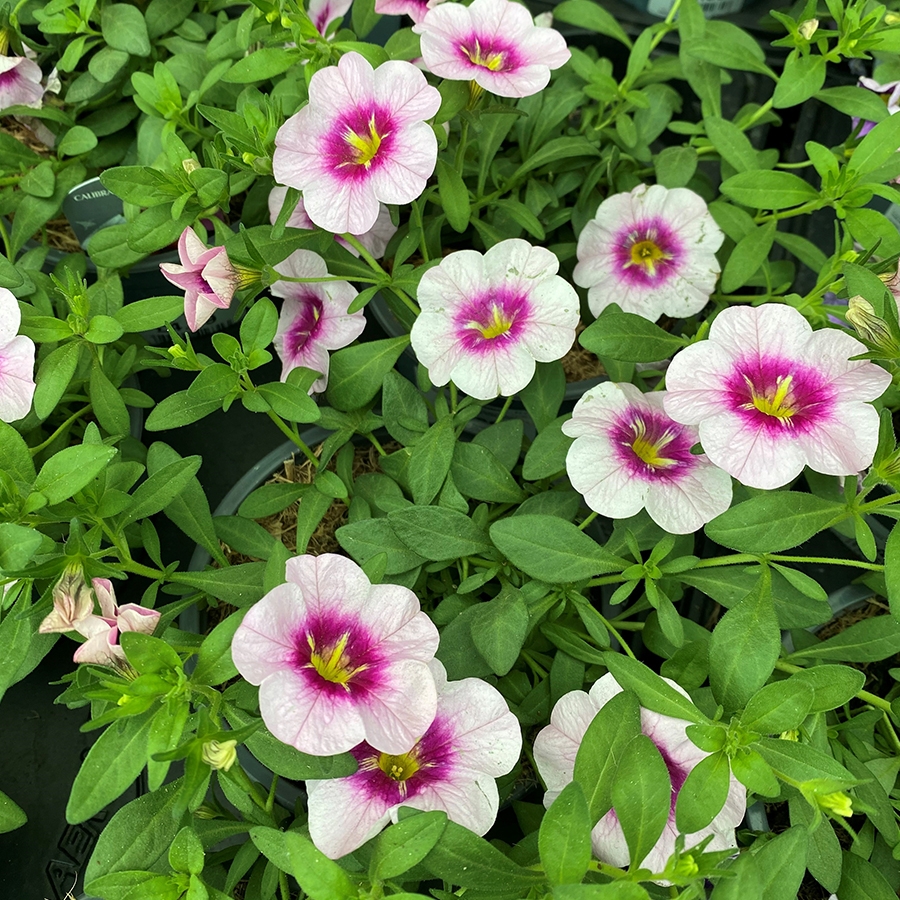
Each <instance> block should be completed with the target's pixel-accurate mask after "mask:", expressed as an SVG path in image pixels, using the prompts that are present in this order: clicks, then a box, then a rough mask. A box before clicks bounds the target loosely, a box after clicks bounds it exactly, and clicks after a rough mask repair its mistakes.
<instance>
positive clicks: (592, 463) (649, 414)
mask: <svg viewBox="0 0 900 900" xmlns="http://www.w3.org/2000/svg"><path fill="white" fill-rule="evenodd" d="M663 396H664V392H662V391H659V392H654V393H652V394H643V393H641V391H640V390H639V389H638V388H636V387H635V386H634V385H632V384H613V383H611V382H606V383H604V384H599V385H597V386H596V387H594V388H591V389H590V390H589V391H588V392H587V393H586V394H584V396H583V397H581V399H580V400H579V401H578V403H576V404H575V409H574V410H573V411H572V418H571V419H570V420H569V421H568V422H565V423H564V424H563V426H562V430H563V432H564V433H565V434H567V435H569V437H574V438H575V442H574V443H573V444H572V446H571V447H570V448H569V452H568V455H567V456H566V471H567V472H568V474H569V480H570V481H571V482H572V487H574V488H575V490H576V491H578V492H579V493H581V494H582V495H584V499H585V502H586V503H587V505H588V506H589V507H590V508H591V509H592V510H594V511H595V512H598V513H600V514H601V515H604V516H609V517H610V518H613V519H624V518H627V517H629V516H633V515H635V514H636V513H638V512H640V510H642V509H644V508H645V507H646V509H647V512H648V514H649V515H650V518H651V519H653V521H654V522H656V524H657V525H659V526H660V527H662V528H664V529H665V530H666V531H668V532H670V533H671V534H687V533H689V532H692V531H696V530H697V529H698V528H700V527H701V526H702V525H704V524H705V523H706V522H708V521H709V520H710V519H714V518H715V517H716V516H717V515H719V514H720V513H723V512H725V510H726V509H728V507H729V506H730V505H731V477H730V476H729V475H728V473H727V472H724V471H722V469H719V468H717V467H716V466H714V465H713V464H712V463H710V461H709V460H708V459H707V458H706V457H705V456H703V455H695V454H693V453H691V447H692V446H693V445H694V444H696V443H697V430H696V429H695V428H692V427H691V426H689V425H680V424H678V423H677V422H674V421H673V420H672V419H671V418H669V416H667V415H666V413H665V411H664V410H663Z"/></svg>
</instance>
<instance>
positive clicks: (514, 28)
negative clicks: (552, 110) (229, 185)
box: [413, 0, 572, 97]
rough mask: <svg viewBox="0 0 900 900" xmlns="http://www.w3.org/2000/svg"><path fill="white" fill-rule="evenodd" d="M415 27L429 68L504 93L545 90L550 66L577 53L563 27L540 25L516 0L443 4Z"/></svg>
mask: <svg viewBox="0 0 900 900" xmlns="http://www.w3.org/2000/svg"><path fill="white" fill-rule="evenodd" d="M413 31H415V32H416V33H418V34H420V35H421V36H422V41H421V46H422V59H423V60H424V61H425V65H426V66H427V67H428V70H429V71H430V72H433V73H434V74H435V75H437V76H438V77H439V78H447V79H450V80H453V81H474V82H475V83H476V84H477V85H478V86H479V87H480V88H482V89H483V90H486V91H490V92H491V93H492V94H497V95H498V96H500V97H528V96H530V95H531V94H536V93H537V92H538V91H542V90H543V89H544V88H545V87H546V86H547V84H548V83H549V82H550V70H551V69H558V68H559V67H560V66H562V65H565V63H566V62H568V60H569V57H570V56H571V55H572V54H571V53H570V52H569V48H568V47H567V46H566V40H565V38H564V37H563V36H562V35H561V34H560V33H559V32H558V31H555V30H553V29H552V28H540V27H537V26H536V25H535V24H534V20H533V19H532V18H531V14H530V13H529V12H528V10H527V9H526V8H525V7H524V6H523V5H522V4H521V3H514V2H512V0H474V2H473V3H472V4H471V5H470V6H463V4H461V3H444V4H441V5H440V6H436V7H435V8H434V9H431V10H429V11H428V13H427V14H426V15H425V17H424V18H423V19H422V21H421V23H420V24H418V25H416V26H415V27H414V28H413Z"/></svg>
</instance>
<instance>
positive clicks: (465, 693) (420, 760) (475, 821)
mask: <svg viewBox="0 0 900 900" xmlns="http://www.w3.org/2000/svg"><path fill="white" fill-rule="evenodd" d="M430 669H431V672H432V674H433V675H434V680H435V683H436V685H437V714H436V716H435V718H434V721H433V722H432V723H431V725H430V726H429V728H428V729H427V730H426V731H425V733H424V734H423V735H422V736H421V737H420V738H419V739H418V740H417V741H415V743H414V744H411V745H409V747H408V749H407V750H405V751H404V752H403V753H395V754H389V753H382V752H379V751H378V750H376V749H375V748H374V747H372V746H370V745H369V744H368V743H365V742H364V743H362V744H359V745H358V746H356V747H354V748H353V749H352V750H351V751H350V752H351V753H352V754H353V755H354V756H355V757H356V760H357V762H358V763H359V769H358V771H357V772H356V773H355V774H354V775H350V776H349V777H347V778H336V779H333V780H329V781H308V782H307V783H306V789H307V792H308V794H309V835H310V837H311V838H312V841H313V843H314V844H315V845H316V846H317V847H318V848H319V850H321V851H322V852H323V853H324V854H325V855H326V856H329V857H331V858H332V859H338V858H340V857H341V856H345V855H346V854H347V853H352V852H353V851H354V850H356V848H357V847H360V846H362V845H363V844H364V843H365V842H366V841H368V840H369V839H370V838H372V837H374V836H375V835H376V834H378V832H379V831H381V830H382V829H383V828H384V827H385V825H387V824H388V822H396V821H397V810H398V809H399V808H400V807H401V806H410V807H413V808H414V809H421V810H437V809H441V810H444V811H445V812H446V813H447V815H448V816H449V818H450V819H451V821H453V822H456V823H457V824H458V825H463V826H464V827H466V828H468V829H469V830H470V831H474V832H475V833H476V834H484V833H485V832H486V831H487V830H488V829H489V828H490V827H491V825H493V824H494V820H495V819H496V818H497V808H498V804H499V797H498V794H497V783H496V781H495V779H496V778H498V777H499V776H501V775H505V774H506V773H507V772H509V771H510V770H511V769H512V767H513V766H514V765H515V764H516V762H517V761H518V759H519V754H520V752H521V750H522V733H521V729H520V728H519V723H518V720H517V719H516V717H515V716H514V715H513V714H512V713H511V712H510V711H509V707H508V706H507V705H506V701H505V700H504V699H503V696H502V695H501V694H500V692H499V691H498V690H497V689H496V688H494V687H492V686H491V685H489V684H488V683H487V682H484V681H481V680H480V679H478V678H464V679H463V680H462V681H451V682H448V681H447V673H446V670H445V669H444V667H443V666H442V665H441V663H439V662H438V661H437V660H433V661H432V662H431V663H430Z"/></svg>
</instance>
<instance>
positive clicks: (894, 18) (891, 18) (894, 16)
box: [884, 12, 900, 25]
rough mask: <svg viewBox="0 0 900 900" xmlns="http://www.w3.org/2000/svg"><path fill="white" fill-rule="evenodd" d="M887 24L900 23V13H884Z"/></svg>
mask: <svg viewBox="0 0 900 900" xmlns="http://www.w3.org/2000/svg"><path fill="white" fill-rule="evenodd" d="M884 24H885V25H900V13H895V12H887V13H885V14H884Z"/></svg>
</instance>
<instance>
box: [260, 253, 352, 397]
mask: <svg viewBox="0 0 900 900" xmlns="http://www.w3.org/2000/svg"><path fill="white" fill-rule="evenodd" d="M278 269H279V274H280V275H287V276H290V277H293V278H325V277H327V275H328V267H327V266H326V264H325V260H324V259H322V257H321V256H319V255H318V254H317V253H313V252H312V251H311V250H295V251H294V252H293V253H292V254H291V255H290V256H289V257H288V258H287V259H285V260H284V261H283V262H280V263H279V264H278ZM269 290H270V291H271V293H272V294H274V295H275V296H276V297H282V298H283V299H284V302H283V303H282V304H281V315H280V316H279V317H278V330H277V331H276V332H275V339H274V341H273V344H274V345H275V350H276V351H277V352H278V356H279V357H280V359H281V362H282V364H283V365H282V369H281V380H282V381H284V380H285V379H286V378H287V376H288V372H290V371H291V369H296V368H297V366H305V367H306V368H307V369H312V370H313V371H314V372H319V373H320V374H321V376H322V377H321V378H318V379H316V381H315V382H313V385H312V387H310V389H309V391H310V393H311V394H312V393H317V392H319V391H324V390H325V388H326V387H328V364H329V356H328V351H329V350H340V348H341V347H346V346H347V345H348V344H352V343H353V341H355V340H356V339H357V338H358V337H359V336H360V335H361V334H362V333H363V329H364V328H365V327H366V317H365V315H363V311H362V310H361V309H360V310H357V311H356V312H355V313H348V312H347V310H348V309H349V307H350V304H351V303H352V302H353V301H354V300H355V299H356V296H357V290H356V288H354V287H353V286H352V285H350V284H349V283H348V282H346V281H324V282H319V283H315V282H312V283H309V284H303V283H301V282H296V281H276V282H275V283H274V284H273V285H272V286H271V287H270V288H269Z"/></svg>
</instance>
